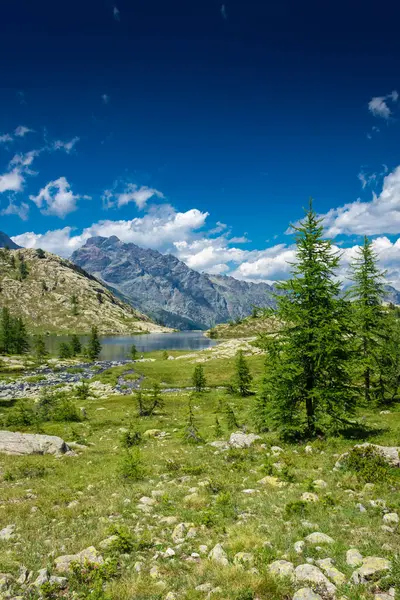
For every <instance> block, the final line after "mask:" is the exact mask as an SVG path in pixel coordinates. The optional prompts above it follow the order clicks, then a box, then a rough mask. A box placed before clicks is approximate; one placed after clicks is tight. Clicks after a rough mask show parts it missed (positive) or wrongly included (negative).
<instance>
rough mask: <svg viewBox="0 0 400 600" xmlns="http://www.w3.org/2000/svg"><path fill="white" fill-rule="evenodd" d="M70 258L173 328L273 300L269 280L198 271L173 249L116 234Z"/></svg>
mask: <svg viewBox="0 0 400 600" xmlns="http://www.w3.org/2000/svg"><path fill="white" fill-rule="evenodd" d="M71 260H72V261H73V262H74V263H75V264H77V265H79V266H81V267H83V268H84V269H86V270H87V271H88V272H89V273H92V274H93V275H95V276H96V277H99V278H101V279H102V280H103V281H104V282H105V283H106V284H107V285H109V286H111V287H113V288H115V290H117V291H118V292H119V293H121V294H123V295H124V297H125V298H126V299H128V300H129V301H130V302H131V303H132V305H133V306H135V307H138V308H139V309H140V310H142V311H144V312H146V313H147V314H150V315H151V316H152V317H154V318H156V319H158V320H160V321H162V322H164V323H165V324H166V325H169V326H170V327H178V328H180V329H193V328H195V329H207V328H208V327H213V326H214V325H215V324H216V323H223V322H226V321H228V320H230V319H235V318H238V317H239V318H242V317H245V316H247V315H249V313H251V310H252V306H253V305H257V306H271V305H272V304H273V302H274V300H273V291H274V290H273V288H272V287H271V286H269V285H267V284H265V283H261V284H255V283H246V282H243V281H238V280H236V279H234V278H232V277H224V276H214V275H213V276H211V275H206V274H203V273H198V272H197V271H194V270H193V269H190V268H189V267H188V266H187V265H185V263H183V262H181V261H180V260H178V259H177V258H176V257H175V256H172V255H171V254H166V255H164V254H160V253H159V252H156V251H154V250H150V249H144V248H139V247H138V246H136V245H135V244H125V243H123V242H121V241H120V240H119V239H118V238H117V237H115V236H112V237H110V238H104V237H95V238H91V239H89V240H88V241H87V242H86V244H85V246H83V247H82V248H80V249H79V250H77V251H75V252H74V253H73V255H72V257H71Z"/></svg>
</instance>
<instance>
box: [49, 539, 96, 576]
mask: <svg viewBox="0 0 400 600" xmlns="http://www.w3.org/2000/svg"><path fill="white" fill-rule="evenodd" d="M86 562H87V563H90V564H92V565H102V564H103V563H104V559H103V557H102V556H101V554H99V553H98V552H97V550H96V548H94V546H89V548H85V550H82V551H81V552H78V554H67V555H65V556H59V557H58V558H56V559H55V561H54V563H55V567H56V570H57V571H59V572H60V573H66V572H67V571H69V570H70V568H71V565H72V564H73V563H81V564H84V563H86Z"/></svg>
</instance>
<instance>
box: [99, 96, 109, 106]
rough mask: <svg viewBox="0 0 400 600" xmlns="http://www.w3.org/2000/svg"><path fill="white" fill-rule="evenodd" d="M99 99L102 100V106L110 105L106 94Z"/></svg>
mask: <svg viewBox="0 0 400 600" xmlns="http://www.w3.org/2000/svg"><path fill="white" fill-rule="evenodd" d="M101 99H102V100H103V103H104V104H109V103H110V96H109V95H108V94H102V96H101Z"/></svg>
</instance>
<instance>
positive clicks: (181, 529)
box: [171, 523, 187, 544]
mask: <svg viewBox="0 0 400 600" xmlns="http://www.w3.org/2000/svg"><path fill="white" fill-rule="evenodd" d="M186 533H187V527H186V525H185V523H179V525H177V526H176V527H175V529H174V530H173V532H172V536H171V537H172V541H173V542H174V543H175V544H181V543H182V542H183V540H184V539H185V537H186Z"/></svg>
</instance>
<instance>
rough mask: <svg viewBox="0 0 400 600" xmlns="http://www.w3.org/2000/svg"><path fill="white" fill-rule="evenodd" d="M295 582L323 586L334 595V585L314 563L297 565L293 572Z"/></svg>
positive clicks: (328, 592)
mask: <svg viewBox="0 0 400 600" xmlns="http://www.w3.org/2000/svg"><path fill="white" fill-rule="evenodd" d="M294 574H295V580H296V583H310V584H314V585H315V586H317V587H318V588H323V589H324V590H325V591H326V593H327V594H329V595H330V596H334V595H335V592H336V587H335V586H334V585H333V583H331V582H330V581H329V579H328V578H327V577H326V576H325V575H324V574H323V573H322V571H321V570H320V569H318V567H316V566H315V565H309V564H304V565H299V566H298V567H296V570H295V572H294Z"/></svg>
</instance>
